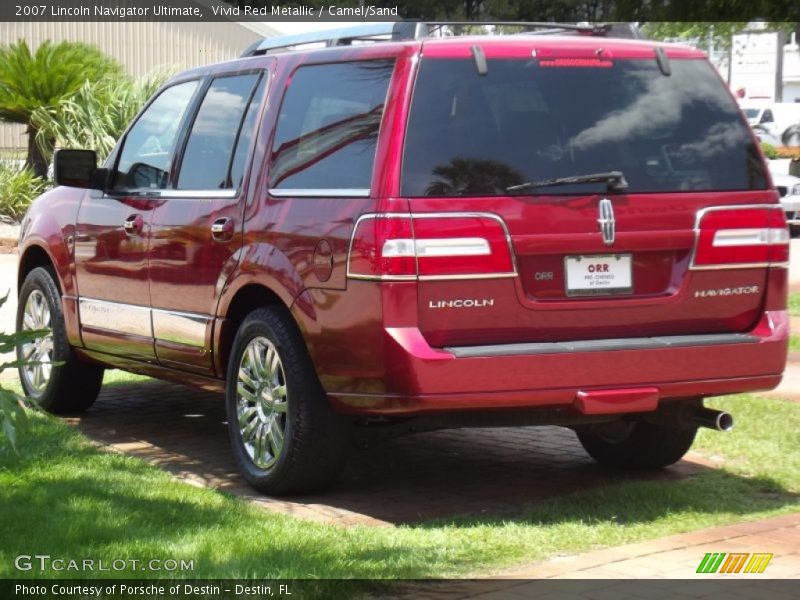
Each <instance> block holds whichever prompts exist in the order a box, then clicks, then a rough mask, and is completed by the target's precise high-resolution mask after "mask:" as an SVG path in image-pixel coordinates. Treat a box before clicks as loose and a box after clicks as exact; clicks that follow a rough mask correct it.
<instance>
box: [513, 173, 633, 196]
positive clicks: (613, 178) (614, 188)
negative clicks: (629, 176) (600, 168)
mask: <svg viewBox="0 0 800 600" xmlns="http://www.w3.org/2000/svg"><path fill="white" fill-rule="evenodd" d="M598 182H605V183H607V184H608V191H609V192H621V191H624V190H627V189H628V181H627V180H626V179H625V175H623V173H622V171H609V172H608V173H592V174H591V175H573V176H572V177H558V178H556V179H542V180H541V181H526V182H525V183H520V184H518V185H510V186H508V187H507V188H506V191H507V192H516V191H519V190H527V189H531V188H542V187H554V186H557V185H572V184H575V183H598Z"/></svg>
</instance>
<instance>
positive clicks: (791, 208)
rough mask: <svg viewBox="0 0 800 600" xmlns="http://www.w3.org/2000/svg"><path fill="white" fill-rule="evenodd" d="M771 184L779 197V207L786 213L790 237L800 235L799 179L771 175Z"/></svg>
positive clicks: (784, 175)
mask: <svg viewBox="0 0 800 600" xmlns="http://www.w3.org/2000/svg"><path fill="white" fill-rule="evenodd" d="M772 182H773V183H774V184H775V188H776V189H777V190H778V193H779V194H780V195H781V206H782V207H783V210H784V212H785V213H786V221H787V222H788V223H789V231H790V232H791V234H792V237H795V236H797V235H800V177H795V176H794V175H787V174H785V173H772Z"/></svg>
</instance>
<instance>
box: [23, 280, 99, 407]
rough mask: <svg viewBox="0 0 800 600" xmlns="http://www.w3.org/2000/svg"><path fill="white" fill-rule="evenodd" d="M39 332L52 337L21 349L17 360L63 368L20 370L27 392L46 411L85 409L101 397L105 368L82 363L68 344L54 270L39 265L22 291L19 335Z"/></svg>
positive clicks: (29, 368)
mask: <svg viewBox="0 0 800 600" xmlns="http://www.w3.org/2000/svg"><path fill="white" fill-rule="evenodd" d="M26 311H27V314H26ZM39 328H49V329H51V334H50V335H49V336H46V337H44V338H40V340H39V341H38V342H34V343H30V344H22V345H20V346H17V358H18V359H19V360H24V359H26V358H30V359H32V360H36V359H39V360H41V361H43V362H45V363H46V362H48V361H52V362H60V363H62V364H60V365H58V366H48V365H47V364H44V365H39V366H33V367H25V366H21V367H19V379H20V381H21V382H22V388H23V390H24V391H25V394H26V395H27V396H29V397H31V398H33V399H34V400H36V401H37V403H38V404H39V406H41V407H42V408H43V409H45V410H47V411H48V412H52V413H56V414H64V413H79V412H83V411H85V410H86V409H88V408H89V407H90V406H91V405H92V404H94V401H95V400H96V399H97V395H98V394H99V393H100V388H101V386H102V385H103V372H104V370H103V368H102V367H100V366H97V365H94V364H89V363H85V362H82V361H81V360H80V359H78V357H77V356H76V355H75V352H74V351H73V349H72V347H71V346H70V345H69V341H68V340H67V331H66V328H65V325H64V312H63V309H62V306H61V293H60V292H59V290H58V286H57V285H56V276H55V273H54V271H53V270H52V268H50V267H37V268H35V269H33V270H32V271H31V272H30V273H28V276H27V277H26V278H25V281H24V283H23V284H22V287H21V288H20V292H19V305H18V307H17V331H22V330H23V329H39Z"/></svg>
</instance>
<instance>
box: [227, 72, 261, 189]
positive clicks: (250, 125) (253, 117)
mask: <svg viewBox="0 0 800 600" xmlns="http://www.w3.org/2000/svg"><path fill="white" fill-rule="evenodd" d="M265 87H266V78H262V79H261V81H260V82H259V84H258V89H256V91H255V93H254V94H253V99H252V100H251V101H250V106H249V107H248V109H247V114H246V115H245V117H244V121H243V122H242V127H241V130H240V131H239V139H238V140H237V141H236V151H235V152H234V154H233V162H232V163H231V177H230V182H231V184H232V185H233V187H235V188H238V187H241V185H242V179H243V178H244V167H245V164H246V163H247V156H248V154H249V150H250V142H251V140H252V139H253V136H254V135H255V133H256V131H255V130H256V126H257V125H258V109H259V108H260V107H261V99H262V98H263V97H264V89H265Z"/></svg>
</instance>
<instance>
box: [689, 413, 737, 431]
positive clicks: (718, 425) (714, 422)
mask: <svg viewBox="0 0 800 600" xmlns="http://www.w3.org/2000/svg"><path fill="white" fill-rule="evenodd" d="M692 422H693V423H694V424H695V425H697V426H698V427H706V428H708V429H716V430H717V431H731V430H732V429H733V415H731V414H730V413H727V412H725V411H722V410H714V409H713V408H698V409H697V410H696V411H695V412H694V414H693V415H692Z"/></svg>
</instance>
